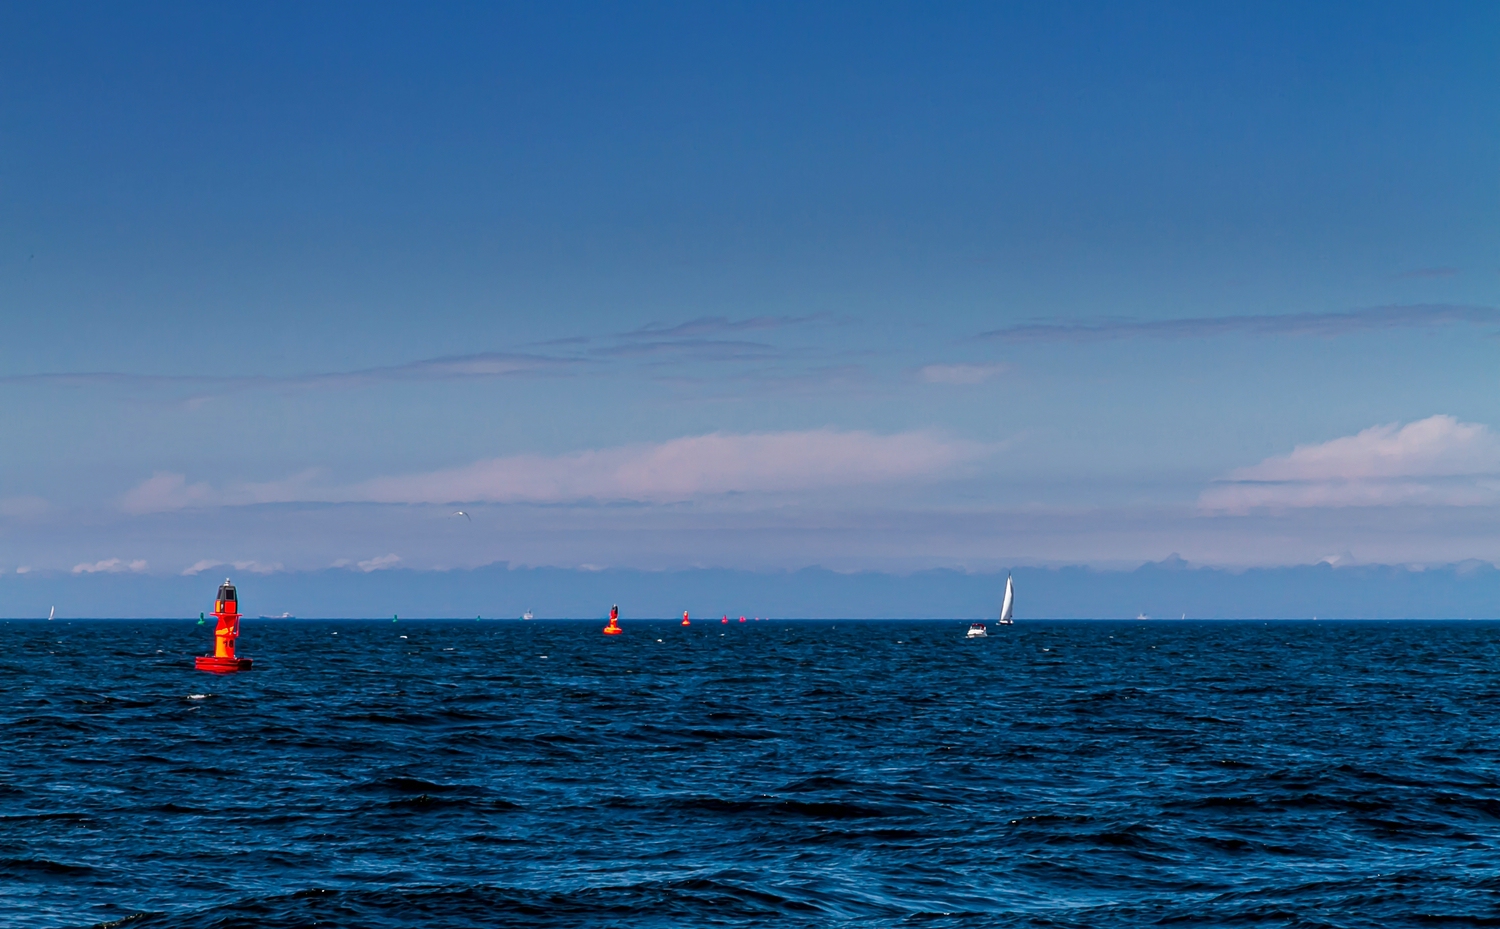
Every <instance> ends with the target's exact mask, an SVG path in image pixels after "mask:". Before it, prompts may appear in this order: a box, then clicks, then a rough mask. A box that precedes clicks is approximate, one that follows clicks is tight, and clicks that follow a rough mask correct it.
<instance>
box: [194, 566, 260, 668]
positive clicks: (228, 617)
mask: <svg viewBox="0 0 1500 929" xmlns="http://www.w3.org/2000/svg"><path fill="white" fill-rule="evenodd" d="M214 618H215V619H217V620H218V621H219V624H218V625H217V626H215V627H214V653H213V654H212V655H199V656H198V657H197V658H194V659H193V667H195V668H197V669H198V670H199V671H212V672H213V673H215V674H230V673H232V672H235V671H249V670H250V659H249V658H239V657H237V656H236V655H235V654H234V640H235V639H238V638H239V637H240V604H239V597H238V596H237V595H236V594H235V592H234V585H233V584H231V583H229V578H227V577H226V578H224V583H223V584H221V585H219V598H218V599H217V600H215V601H214Z"/></svg>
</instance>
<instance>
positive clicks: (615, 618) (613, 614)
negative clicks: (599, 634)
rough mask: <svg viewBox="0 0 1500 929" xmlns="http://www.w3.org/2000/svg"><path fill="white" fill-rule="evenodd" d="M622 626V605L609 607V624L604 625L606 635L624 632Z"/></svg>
mask: <svg viewBox="0 0 1500 929" xmlns="http://www.w3.org/2000/svg"><path fill="white" fill-rule="evenodd" d="M624 631H625V630H624V629H621V628H620V607H619V606H618V605H616V606H612V607H610V608H609V625H608V626H605V627H604V634H605V635H619V634H620V633H622V632H624Z"/></svg>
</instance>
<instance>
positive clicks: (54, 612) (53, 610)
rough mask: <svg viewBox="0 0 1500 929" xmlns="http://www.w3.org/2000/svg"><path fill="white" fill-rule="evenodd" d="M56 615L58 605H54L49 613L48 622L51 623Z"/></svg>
mask: <svg viewBox="0 0 1500 929" xmlns="http://www.w3.org/2000/svg"><path fill="white" fill-rule="evenodd" d="M56 615H57V607H55V606H54V607H53V608H52V609H51V611H50V612H48V613H47V622H49V623H50V622H52V617H54V616H56Z"/></svg>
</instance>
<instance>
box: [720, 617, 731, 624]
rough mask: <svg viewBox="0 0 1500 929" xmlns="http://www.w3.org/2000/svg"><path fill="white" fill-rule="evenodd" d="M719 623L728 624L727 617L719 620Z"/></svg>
mask: <svg viewBox="0 0 1500 929" xmlns="http://www.w3.org/2000/svg"><path fill="white" fill-rule="evenodd" d="M719 622H721V623H727V622H729V617H728V616H726V617H724V618H723V619H721V620H719Z"/></svg>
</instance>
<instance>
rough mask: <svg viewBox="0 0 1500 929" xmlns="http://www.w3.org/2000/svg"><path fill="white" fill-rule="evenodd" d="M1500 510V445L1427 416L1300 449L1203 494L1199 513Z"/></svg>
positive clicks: (1482, 432)
mask: <svg viewBox="0 0 1500 929" xmlns="http://www.w3.org/2000/svg"><path fill="white" fill-rule="evenodd" d="M1497 502H1500V437H1497V436H1496V435H1495V434H1494V433H1493V432H1491V431H1490V430H1489V428H1488V427H1486V426H1483V425H1480V424H1477V423H1461V422H1459V421H1458V420H1457V419H1455V418H1453V417H1452V416H1442V415H1440V416H1429V417H1428V418H1426V419H1423V420H1418V421H1417V422H1413V423H1407V424H1406V425H1404V426H1403V425H1401V424H1399V423H1390V424H1387V425H1383V426H1371V427H1370V428H1369V429H1365V430H1363V431H1361V432H1359V433H1357V434H1355V435H1351V436H1343V437H1341V438H1337V439H1332V440H1330V441H1328V442H1322V443H1319V444H1316V445H1299V446H1297V447H1296V448H1294V449H1293V450H1292V451H1291V452H1290V453H1288V454H1286V455H1277V456H1275V457H1272V458H1267V459H1266V460H1264V461H1262V462H1260V463H1259V464H1256V465H1252V466H1250V467H1247V468H1239V469H1237V470H1235V471H1233V472H1231V473H1230V474H1229V476H1228V477H1227V478H1225V479H1224V480H1222V481H1219V482H1217V483H1215V484H1214V486H1212V487H1210V488H1209V489H1208V490H1205V491H1204V492H1203V494H1202V495H1201V496H1200V497H1199V500H1198V504H1199V507H1200V508H1202V509H1204V510H1209V511H1219V512H1227V513H1245V512H1248V511H1250V510H1252V509H1259V508H1268V509H1286V508H1294V507H1343V506H1396V505H1428V506H1467V505H1476V504H1493V503H1497Z"/></svg>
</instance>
